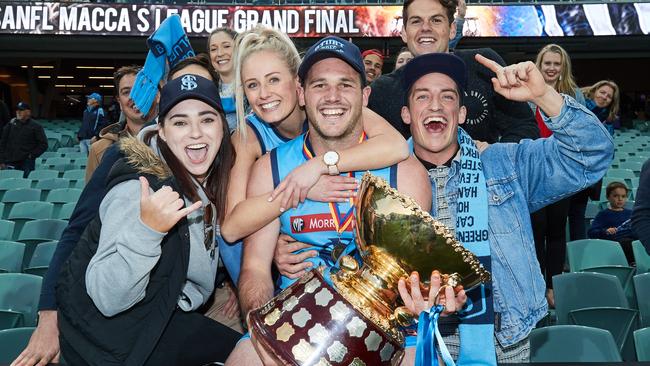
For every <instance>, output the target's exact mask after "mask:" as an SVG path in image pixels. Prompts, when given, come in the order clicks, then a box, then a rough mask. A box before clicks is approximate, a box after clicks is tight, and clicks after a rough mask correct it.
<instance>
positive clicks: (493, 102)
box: [368, 0, 539, 143]
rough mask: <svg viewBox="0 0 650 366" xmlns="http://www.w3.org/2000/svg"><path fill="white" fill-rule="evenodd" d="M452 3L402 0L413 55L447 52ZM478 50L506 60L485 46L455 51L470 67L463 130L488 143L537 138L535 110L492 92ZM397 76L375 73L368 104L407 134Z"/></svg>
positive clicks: (451, 30)
mask: <svg viewBox="0 0 650 366" xmlns="http://www.w3.org/2000/svg"><path fill="white" fill-rule="evenodd" d="M456 6H457V0H406V1H405V2H404V5H403V8H402V9H403V10H402V14H403V21H404V26H403V28H402V33H401V36H402V40H403V41H404V42H405V43H406V45H407V47H408V49H409V50H410V51H411V53H412V54H413V56H418V55H423V54H427V53H432V52H449V41H450V40H451V39H452V38H453V36H454V35H455V34H456V24H455V23H454V19H453V16H454V13H455V12H456ZM477 53H479V54H482V55H483V56H486V57H487V58H489V59H492V60H495V61H497V62H498V63H499V64H502V65H503V64H504V62H503V60H502V59H501V57H500V56H499V55H498V54H497V53H496V52H494V51H493V50H491V49H489V48H482V49H478V50H456V51H455V54H456V55H457V56H459V57H460V58H462V59H463V60H465V63H466V64H467V67H468V70H469V74H468V83H469V84H468V88H467V92H466V95H465V96H464V98H463V103H464V105H465V106H466V108H467V121H466V123H465V127H466V131H467V132H468V133H469V134H470V136H472V138H474V139H476V140H481V141H485V142H488V143H494V142H497V141H501V142H517V141H519V140H520V139H522V138H536V137H539V131H538V130H537V126H536V125H535V119H534V117H533V114H532V113H531V111H530V108H528V106H527V105H526V104H525V103H521V102H513V101H509V100H506V99H505V98H503V97H502V96H501V95H498V94H496V93H494V90H493V89H492V83H491V81H490V78H491V77H493V76H494V73H492V72H491V71H490V70H488V69H486V68H485V67H484V66H482V65H480V64H478V63H477V62H476V61H475V60H474V56H475V55H476V54H477ZM401 77H402V69H397V70H395V71H393V72H392V73H390V74H386V75H382V76H381V77H379V78H378V79H377V80H376V81H375V82H374V83H373V85H372V93H371V94H370V101H369V102H368V107H369V108H370V109H372V110H373V111H375V112H377V113H378V114H379V115H380V116H382V117H384V118H385V119H386V120H388V122H390V124H392V125H393V127H395V128H396V129H397V130H398V131H400V132H401V133H402V135H403V136H404V137H409V136H410V134H411V132H410V131H409V129H408V126H407V125H405V124H404V122H403V121H402V117H401V115H400V111H401V108H402V105H401V102H402V100H403V99H404V91H403V90H402V89H401V86H400V83H401Z"/></svg>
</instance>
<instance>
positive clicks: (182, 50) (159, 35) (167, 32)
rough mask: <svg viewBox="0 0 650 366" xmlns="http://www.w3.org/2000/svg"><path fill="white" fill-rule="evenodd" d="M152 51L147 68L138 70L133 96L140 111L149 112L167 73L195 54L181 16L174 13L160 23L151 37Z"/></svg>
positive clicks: (148, 40) (149, 54)
mask: <svg viewBox="0 0 650 366" xmlns="http://www.w3.org/2000/svg"><path fill="white" fill-rule="evenodd" d="M147 45H148V46H149V53H148V54H147V59H146V61H145V62H144V68H143V69H142V70H140V72H138V75H137V77H136V79H135V83H134V85H133V89H131V95H130V97H131V99H132V100H133V102H134V103H135V106H136V107H137V108H138V110H139V111H140V113H142V114H143V115H146V114H148V113H149V109H151V105H152V104H153V101H154V99H155V97H156V94H157V93H158V84H159V83H160V80H162V79H163V76H165V74H166V73H167V70H168V69H167V62H169V68H170V69H171V68H173V67H174V66H176V64H178V63H179V62H180V61H181V60H183V59H185V58H187V57H191V56H194V51H193V50H192V45H190V40H189V39H188V38H187V35H186V34H185V30H183V26H182V25H181V18H180V17H179V16H178V15H177V14H174V15H172V16H170V17H169V18H167V19H165V21H164V22H162V24H160V27H159V28H158V29H157V30H156V31H155V32H154V33H153V34H152V35H151V36H150V37H149V39H147Z"/></svg>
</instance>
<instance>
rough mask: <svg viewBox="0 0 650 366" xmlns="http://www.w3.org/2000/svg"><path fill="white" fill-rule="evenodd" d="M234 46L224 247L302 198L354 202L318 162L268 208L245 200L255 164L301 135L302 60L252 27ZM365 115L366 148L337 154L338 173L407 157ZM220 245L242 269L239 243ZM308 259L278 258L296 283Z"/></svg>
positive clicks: (389, 133)
mask: <svg viewBox="0 0 650 366" xmlns="http://www.w3.org/2000/svg"><path fill="white" fill-rule="evenodd" d="M239 40H240V42H239V45H238V46H237V57H236V78H235V84H236V85H237V87H236V90H237V93H238V94H237V95H236V96H235V98H236V100H237V115H238V120H239V127H238V129H237V131H236V132H235V133H234V134H233V144H234V146H235V150H236V152H237V160H236V161H235V167H234V168H233V170H232V177H231V183H230V187H229V193H228V212H229V213H228V215H227V217H226V220H225V221H224V223H223V225H222V227H221V234H222V235H223V238H224V239H226V240H227V241H229V242H235V241H236V240H238V239H241V238H243V237H245V236H247V235H249V234H251V233H253V232H255V231H257V230H258V229H259V228H261V227H263V226H264V225H266V224H267V223H269V222H271V221H272V220H274V219H275V218H277V217H278V215H280V213H281V212H282V211H283V210H284V209H288V208H289V207H291V206H294V207H295V206H296V205H297V204H298V202H299V201H304V199H305V198H306V197H308V198H310V199H315V200H318V201H334V202H337V201H338V202H341V201H346V200H347V199H349V198H350V196H351V195H352V193H351V192H350V189H354V187H356V184H357V183H356V181H355V180H354V179H353V178H349V177H343V176H338V175H337V176H335V177H332V176H329V175H328V170H327V169H325V168H324V166H323V162H322V159H320V158H319V159H312V160H310V161H309V162H307V163H305V164H303V165H301V166H300V167H298V168H297V169H296V170H295V172H292V173H291V174H289V175H288V176H287V178H286V179H285V180H284V181H283V182H282V183H280V184H279V185H278V187H277V188H276V190H275V191H274V192H273V194H272V195H271V197H278V198H277V199H275V200H274V201H273V203H272V204H269V202H268V201H267V199H268V197H269V195H263V196H259V197H250V198H249V199H246V190H247V185H248V183H249V182H248V179H249V174H250V171H251V168H252V166H253V164H254V163H255V161H256V160H258V159H259V158H261V157H262V156H264V155H265V154H267V153H268V152H270V151H271V150H273V149H274V148H276V147H278V146H280V145H282V144H284V143H285V142H287V141H289V140H291V139H293V138H296V137H298V136H300V135H301V134H302V133H303V132H304V131H305V129H306V124H305V118H306V114H305V111H304V109H303V108H301V106H300V105H299V100H298V91H299V88H300V84H299V81H298V67H299V65H300V55H299V54H298V50H297V49H296V46H295V45H294V44H293V42H292V41H291V39H289V37H288V36H287V35H285V34H283V33H281V32H278V31H276V30H273V29H269V28H265V27H257V28H254V29H252V30H250V31H248V32H246V33H242V34H241V35H240V36H239ZM364 82H365V78H364ZM245 101H246V102H248V104H249V105H250V106H251V109H252V113H250V114H248V115H246V113H245V112H244V108H243V105H244V102H245ZM362 113H363V123H364V127H365V129H366V132H367V135H368V140H366V141H365V142H364V143H362V144H360V145H358V146H356V147H354V148H352V149H346V150H342V151H338V152H337V153H338V154H339V161H340V162H339V166H340V169H351V168H353V169H359V168H363V169H372V168H374V167H377V166H382V165H381V164H384V163H385V164H390V163H396V162H399V161H401V160H404V159H405V158H406V157H408V147H407V145H406V141H404V139H403V138H402V137H401V136H400V134H399V133H398V132H397V131H395V129H393V128H392V127H391V126H390V125H389V124H388V123H387V122H386V121H384V120H383V119H381V118H380V117H379V116H377V115H376V114H375V113H373V112H372V111H370V110H368V109H367V108H365V109H363V112H362ZM312 186H313V188H312ZM280 196H281V197H280ZM235 206H237V207H235ZM240 206H241V207H240ZM283 238H285V239H288V237H283ZM283 243H284V245H278V247H279V248H282V249H285V248H294V249H292V250H290V252H293V251H295V250H296V249H299V248H302V247H304V246H305V245H304V244H301V243H287V242H286V241H283ZM224 245H228V246H229V247H236V248H239V255H238V257H237V258H236V261H237V263H238V264H239V263H240V261H241V242H238V243H236V244H234V245H229V244H226V243H224ZM296 246H297V247H298V248H295V247H296ZM313 255H315V253H314V252H313V251H309V252H306V253H304V254H300V255H298V256H290V255H288V253H283V254H282V255H280V257H281V258H276V263H277V264H278V267H279V269H280V271H281V272H283V271H287V273H288V272H290V273H291V274H296V275H300V274H301V273H302V271H304V269H305V268H307V266H308V265H309V263H303V260H304V258H306V257H307V256H313ZM283 274H284V273H283Z"/></svg>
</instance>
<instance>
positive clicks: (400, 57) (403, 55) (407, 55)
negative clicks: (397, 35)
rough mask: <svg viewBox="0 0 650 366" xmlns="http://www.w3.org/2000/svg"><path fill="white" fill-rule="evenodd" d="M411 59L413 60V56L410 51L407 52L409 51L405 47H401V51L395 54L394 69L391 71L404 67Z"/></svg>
mask: <svg viewBox="0 0 650 366" xmlns="http://www.w3.org/2000/svg"><path fill="white" fill-rule="evenodd" d="M412 59H413V54H412V53H411V51H409V49H408V48H406V47H402V49H401V50H399V53H398V54H397V58H396V59H395V69H393V71H395V70H397V69H399V68H400V67H402V66H404V65H406V64H407V63H408V62H409V61H411V60H412Z"/></svg>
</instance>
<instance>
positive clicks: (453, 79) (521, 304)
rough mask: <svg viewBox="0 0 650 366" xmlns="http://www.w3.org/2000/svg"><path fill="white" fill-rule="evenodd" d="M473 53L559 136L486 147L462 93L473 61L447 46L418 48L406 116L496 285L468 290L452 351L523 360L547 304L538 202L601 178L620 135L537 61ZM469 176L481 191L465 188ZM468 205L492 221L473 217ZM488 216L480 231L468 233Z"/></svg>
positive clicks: (479, 358) (449, 214)
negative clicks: (469, 127) (468, 129)
mask: <svg viewBox="0 0 650 366" xmlns="http://www.w3.org/2000/svg"><path fill="white" fill-rule="evenodd" d="M475 57H476V61H477V62H478V63H480V64H481V65H483V66H485V67H486V68H487V69H489V70H491V71H492V72H493V73H494V74H495V77H493V78H492V79H491V82H492V84H493V88H494V90H495V92H497V93H499V94H501V95H503V96H504V97H505V96H507V97H508V98H509V99H511V100H517V101H521V102H523V103H525V102H527V101H533V102H535V103H536V104H537V105H539V106H540V109H541V110H542V117H543V118H544V121H545V123H546V124H547V125H548V127H549V128H550V129H551V130H552V131H553V138H548V139H537V140H534V141H533V140H529V139H526V140H522V141H521V142H520V143H518V144H513V143H508V144H501V143H495V144H492V145H490V146H489V147H487V148H486V149H484V150H483V151H482V152H481V149H480V147H479V146H477V144H475V142H474V141H472V139H470V138H468V137H467V134H466V133H465V132H464V126H465V124H466V121H465V116H466V108H465V106H463V105H462V102H463V99H462V98H461V97H460V96H461V95H463V89H464V88H465V86H466V85H467V83H470V82H471V81H470V80H468V79H467V78H466V72H467V68H466V66H465V65H464V63H463V61H462V60H461V59H460V58H458V57H456V56H453V55H449V54H443V53H431V54H426V55H422V56H418V57H416V58H414V59H413V60H411V62H409V63H408V64H407V65H406V66H405V67H404V68H403V69H404V72H403V76H404V79H403V80H404V82H403V88H404V89H405V94H406V95H407V96H408V98H407V99H406V101H407V102H406V103H405V104H406V106H405V107H404V108H403V109H402V116H403V119H404V121H405V122H406V123H407V124H409V126H410V129H411V131H412V134H413V145H414V154H415V156H416V157H417V158H418V159H419V160H420V162H422V163H423V164H424V165H425V167H426V168H427V169H428V170H429V179H430V181H431V186H432V191H433V199H432V216H433V217H436V218H437V219H438V220H441V221H442V222H443V223H446V224H447V225H448V226H449V227H450V228H452V229H454V228H455V229H454V230H455V235H456V237H457V238H458V239H459V240H461V242H463V243H464V244H465V246H466V247H468V249H470V250H472V251H474V252H475V253H476V254H477V255H479V260H481V263H482V264H483V266H485V267H486V268H489V269H490V271H491V274H492V281H491V289H490V285H489V284H486V288H483V289H481V288H480V287H479V288H477V289H476V290H472V291H468V292H467V297H468V298H469V299H471V300H472V301H471V303H472V304H473V306H471V307H468V308H467V309H465V310H463V311H461V312H459V313H460V315H458V318H457V319H458V320H459V321H460V325H458V326H457V327H456V331H455V332H453V333H451V335H448V336H445V337H444V341H445V343H446V344H447V346H448V349H449V351H450V352H451V353H452V356H454V357H455V356H457V355H459V358H458V364H459V365H494V364H496V362H499V364H505V363H525V362H529V352H530V345H529V340H528V337H529V334H530V332H531V331H532V330H533V329H534V328H535V326H536V324H537V322H538V321H539V320H540V319H542V318H543V317H544V316H546V314H547V303H546V299H545V297H544V282H543V281H544V279H543V277H542V276H541V273H540V271H539V267H538V264H537V261H536V253H535V248H534V244H533V235H532V230H531V229H530V222H529V217H530V212H531V211H535V210H538V209H539V208H541V207H543V206H545V205H548V204H549V203H552V202H554V201H556V200H558V199H561V198H562V197H567V196H569V195H570V194H572V193H573V192H575V191H577V190H579V189H581V188H582V187H585V186H587V185H589V184H592V183H593V182H594V181H596V180H598V179H600V178H601V177H602V176H603V175H604V174H605V172H606V171H607V169H608V167H609V165H610V164H611V159H612V151H613V150H614V144H613V142H612V139H611V137H610V136H609V135H608V134H607V131H605V129H604V128H603V127H602V126H601V125H600V123H599V122H598V120H597V119H596V118H595V117H594V116H593V115H592V114H591V113H589V111H588V110H587V109H586V108H585V107H584V106H582V105H580V104H579V103H577V102H576V101H575V100H574V99H573V98H571V97H570V96H566V95H565V96H562V95H560V94H559V93H558V92H557V91H555V90H554V89H553V88H552V87H550V86H548V85H546V84H545V82H544V79H543V77H542V75H541V73H540V72H539V70H537V68H536V67H535V65H534V64H533V63H532V62H523V63H519V64H514V65H510V66H507V67H502V66H501V65H499V63H497V62H496V61H492V60H489V59H487V58H485V57H483V56H482V55H476V56H475ZM460 126H463V127H462V128H461V127H460ZM473 157H476V159H477V160H479V161H480V162H479V163H478V164H476V161H475V160H473ZM473 167H476V168H473ZM551 172H552V173H551ZM469 176H471V177H476V178H473V179H467V177H469ZM476 182H478V183H476ZM470 186H473V189H474V190H478V191H475V192H479V193H476V194H475V195H469V197H468V195H467V194H462V192H463V190H464V189H468V188H467V187H470ZM475 197H476V198H475ZM479 197H480V198H479ZM468 205H469V206H468ZM467 215H471V216H470V217H474V218H477V219H479V218H482V219H484V220H485V221H484V222H483V223H482V224H478V223H477V222H478V221H473V223H472V224H471V225H472V226H470V227H468V225H467V223H466V222H467V221H466V220H464V219H466V218H467ZM481 226H483V229H482V230H483V231H484V232H485V237H483V238H482V239H474V238H473V237H475V236H474V235H472V236H469V237H468V236H467V235H466V234H468V233H472V232H475V231H477V230H481V229H480V227H481ZM463 234H465V235H463ZM463 236H464V237H465V238H466V239H465V240H463ZM402 292H403V291H400V294H402ZM487 296H489V297H487ZM402 297H404V295H403V294H402ZM406 303H407V302H406V301H405V304H406ZM468 303H470V301H469V300H468ZM485 304H488V305H487V306H486V305H485ZM489 304H492V305H493V309H494V313H493V314H490V313H491V311H490V310H491V309H490V305H489ZM491 315H493V317H492V316H491ZM491 318H492V319H491ZM493 324H494V326H492V325H493ZM418 331H419V330H418ZM493 345H494V347H495V348H496V350H495V349H494V348H493ZM495 351H496V355H497V357H496V360H495V359H494V353H495ZM407 355H408V353H407ZM407 364H408V363H407Z"/></svg>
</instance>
